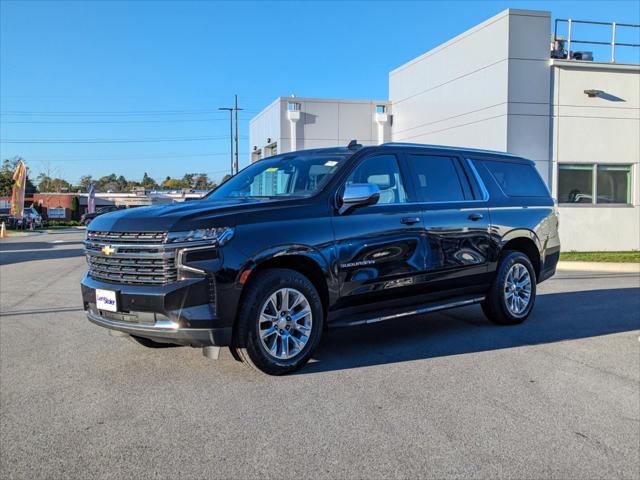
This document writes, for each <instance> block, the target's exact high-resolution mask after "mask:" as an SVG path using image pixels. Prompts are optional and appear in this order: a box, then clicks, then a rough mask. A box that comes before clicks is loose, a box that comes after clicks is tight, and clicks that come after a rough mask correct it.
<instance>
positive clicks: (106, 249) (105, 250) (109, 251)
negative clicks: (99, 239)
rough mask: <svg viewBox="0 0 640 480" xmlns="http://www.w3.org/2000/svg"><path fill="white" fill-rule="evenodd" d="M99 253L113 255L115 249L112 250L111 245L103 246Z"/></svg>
mask: <svg viewBox="0 0 640 480" xmlns="http://www.w3.org/2000/svg"><path fill="white" fill-rule="evenodd" d="M100 251H101V252H102V253H104V254H105V255H111V254H112V253H115V251H116V249H115V248H113V247H112V246H111V245H105V246H104V247H102V250H100Z"/></svg>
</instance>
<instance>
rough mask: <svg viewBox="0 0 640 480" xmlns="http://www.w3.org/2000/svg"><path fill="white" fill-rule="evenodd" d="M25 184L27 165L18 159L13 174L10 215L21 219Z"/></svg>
mask: <svg viewBox="0 0 640 480" xmlns="http://www.w3.org/2000/svg"><path fill="white" fill-rule="evenodd" d="M26 186H27V167H26V166H25V164H24V162H23V161H22V160H19V161H18V165H17V166H16V171H15V172H14V174H13V190H12V192H11V215H13V216H14V217H16V218H17V219H22V216H23V214H24V190H25V188H26Z"/></svg>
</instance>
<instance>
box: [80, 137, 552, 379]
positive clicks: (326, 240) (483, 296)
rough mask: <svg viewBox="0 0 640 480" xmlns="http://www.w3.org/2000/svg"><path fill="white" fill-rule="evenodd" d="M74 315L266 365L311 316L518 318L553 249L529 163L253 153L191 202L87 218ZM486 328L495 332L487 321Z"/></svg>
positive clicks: (303, 337)
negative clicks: (78, 309)
mask: <svg viewBox="0 0 640 480" xmlns="http://www.w3.org/2000/svg"><path fill="white" fill-rule="evenodd" d="M85 249H86V255H87V263H88V268H89V271H88V272H87V274H86V275H85V276H84V278H83V279H82V298H83V302H84V308H85V310H86V312H87V316H88V318H89V320H90V321H91V322H93V323H95V324H97V325H100V326H102V327H105V328H108V329H111V330H117V331H120V332H121V334H122V335H125V336H126V335H129V336H131V337H132V338H133V339H134V340H137V341H138V342H139V343H141V344H143V345H145V346H152V347H153V346H161V345H163V343H171V344H182V345H190V346H194V347H204V353H205V355H207V356H210V357H213V358H215V357H216V356H217V353H218V351H219V350H218V347H220V346H229V347H230V349H231V351H232V353H233V355H234V357H236V358H237V359H240V360H242V361H243V362H245V363H246V364H247V365H250V366H252V367H254V368H257V369H259V370H261V371H263V372H266V373H268V374H273V375H281V374H284V373H288V372H291V371H293V370H295V369H297V368H299V367H301V366H302V365H304V364H305V362H307V361H308V360H309V358H310V356H311V355H312V353H313V351H314V349H315V348H316V346H317V345H318V342H319V341H320V337H321V336H322V333H323V331H324V329H325V326H326V327H346V326H354V325H364V324H369V323H374V322H381V321H391V322H397V323H396V324H397V325H398V328H400V329H401V328H402V319H403V318H407V317H410V316H414V315H421V314H425V313H429V312H435V311H440V310H445V309H448V308H454V307H462V306H466V305H473V304H480V305H481V306H482V310H483V312H484V314H485V315H486V317H487V318H488V319H489V320H490V321H492V322H494V323H496V324H499V325H514V324H518V323H521V322H523V321H524V320H525V319H526V318H527V317H528V316H529V315H530V314H531V311H532V310H533V306H534V303H535V300H536V285H537V284H539V283H540V282H542V281H544V280H545V279H547V278H549V277H551V276H552V275H553V274H554V273H555V270H556V264H557V262H558V258H559V255H560V240H559V236H558V214H557V209H556V207H555V205H554V202H553V200H552V199H551V196H550V194H549V190H548V189H547V187H546V185H545V183H544V181H543V180H542V178H541V177H540V175H539V173H538V171H537V170H536V167H535V164H534V163H533V162H532V161H531V160H526V159H523V158H520V157H517V156H515V155H509V154H506V153H499V152H491V151H481V150H471V149H464V148H451V147H440V146H428V145H413V144H398V143H388V144H383V145H379V146H375V147H362V146H361V145H357V144H356V143H355V142H352V143H351V144H350V145H349V147H347V148H326V149H316V150H307V151H298V152H291V153H284V154H281V155H276V156H274V157H269V158H265V159H263V160H260V161H257V162H255V163H253V164H251V165H250V166H248V167H247V168H245V169H244V170H242V171H241V172H240V173H238V174H237V175H236V176H234V177H232V178H230V179H229V180H228V181H226V182H225V183H223V184H222V185H220V186H219V187H218V188H216V189H215V190H213V191H212V192H211V193H210V194H209V195H207V196H206V197H204V198H203V199H200V200H195V201H191V202H184V203H180V204H176V205H165V206H152V207H142V208H137V209H134V210H126V211H121V212H116V213H113V214H111V215H106V216H104V217H98V218H97V219H95V220H94V222H93V223H92V224H91V225H90V226H89V227H88V228H87V233H86V240H85ZM495 334H496V335H499V332H496V333H495Z"/></svg>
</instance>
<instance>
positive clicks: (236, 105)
mask: <svg viewBox="0 0 640 480" xmlns="http://www.w3.org/2000/svg"><path fill="white" fill-rule="evenodd" d="M234 97H235V104H234V107H233V110H234V112H236V173H238V110H243V109H242V108H238V95H234Z"/></svg>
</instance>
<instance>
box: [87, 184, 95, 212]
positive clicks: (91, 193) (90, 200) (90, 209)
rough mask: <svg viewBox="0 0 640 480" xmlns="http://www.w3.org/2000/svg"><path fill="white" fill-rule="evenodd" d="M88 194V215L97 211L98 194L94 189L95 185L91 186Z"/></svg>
mask: <svg viewBox="0 0 640 480" xmlns="http://www.w3.org/2000/svg"><path fill="white" fill-rule="evenodd" d="M88 192H89V197H88V198H87V213H93V212H95V211H96V192H95V189H94V187H93V183H90V184H89V188H88Z"/></svg>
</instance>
